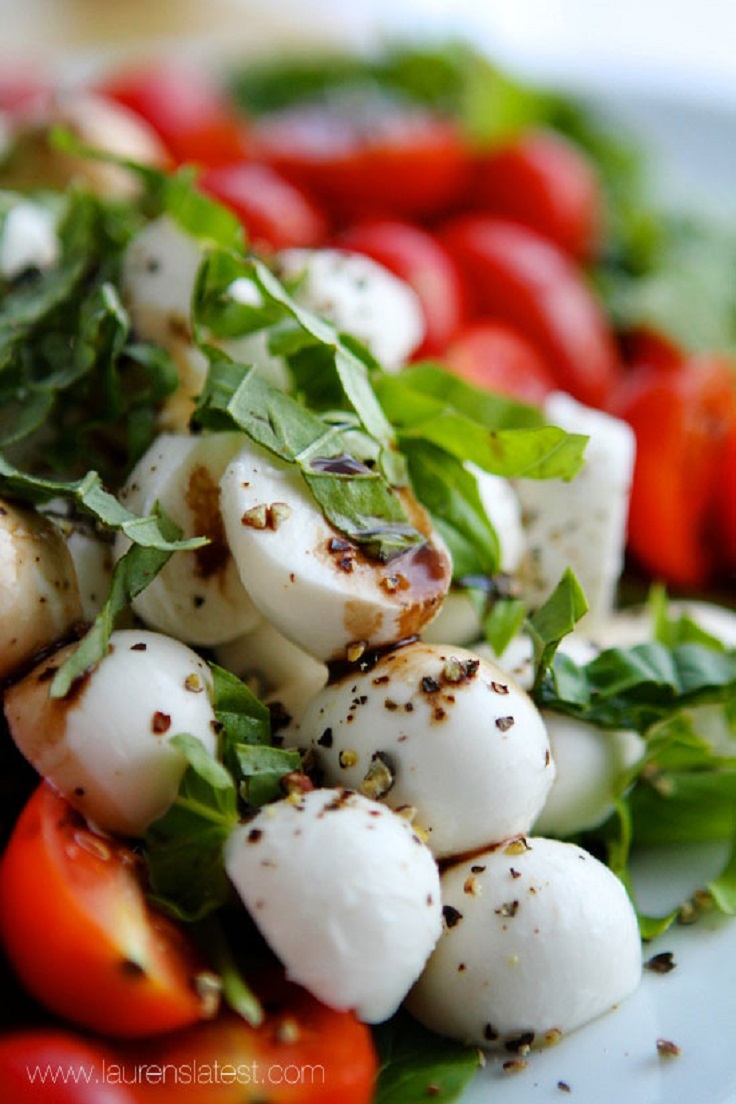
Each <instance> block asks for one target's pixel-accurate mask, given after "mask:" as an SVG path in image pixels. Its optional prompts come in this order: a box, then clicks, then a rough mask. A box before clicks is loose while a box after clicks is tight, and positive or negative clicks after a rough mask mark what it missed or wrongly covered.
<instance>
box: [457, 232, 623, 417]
mask: <svg viewBox="0 0 736 1104" xmlns="http://www.w3.org/2000/svg"><path fill="white" fill-rule="evenodd" d="M443 240H444V242H445V244H446V245H447V248H448V249H449V251H450V253H451V254H452V256H454V257H455V259H456V261H457V262H458V264H459V266H460V270H461V272H463V274H464V276H465V280H466V289H467V294H468V296H469V298H470V300H471V307H473V308H474V310H475V313H476V315H479V316H481V317H483V316H484V317H487V318H492V319H495V320H497V321H499V322H506V323H507V324H508V325H510V326H512V327H513V328H514V329H517V330H518V331H519V332H520V333H522V334H523V335H524V336H525V337H527V338H528V339H529V340H530V341H531V342H532V343H533V344H534V345H535V346H536V347H537V348H538V349H539V351H540V352H541V353H542V355H543V356H544V359H545V361H546V362H547V364H548V366H549V368H550V370H551V371H552V373H553V375H554V377H555V381H556V383H557V385H558V387H560V388H562V389H563V390H565V391H569V392H570V394H571V395H574V396H575V398H577V399H579V400H580V401H581V402H584V403H588V404H589V405H591V406H601V405H603V403H604V402H605V400H606V397H607V396H608V394H609V393H610V392H611V390H612V388H613V385H614V383H615V382H616V380H617V379H618V376H619V371H620V365H619V361H618V355H617V352H616V348H615V345H614V342H613V338H612V335H611V332H610V329H609V326H608V323H607V321H606V318H605V316H604V314H603V311H602V310H601V308H600V307H599V305H598V303H597V302H596V300H595V299H594V297H593V294H592V292H591V291H590V290H589V288H588V286H587V285H586V283H585V282H584V280H583V278H582V276H581V274H580V272H579V271H578V270H577V268H576V267H575V266H574V265H573V263H572V262H571V261H570V259H569V257H567V256H566V255H565V254H564V253H563V252H562V250H560V249H558V248H557V246H555V245H553V244H552V243H551V242H549V241H547V240H546V239H545V238H543V237H541V235H539V234H537V233H536V232H535V231H534V230H530V229H528V227H526V226H520V225H519V224H517V223H513V222H507V221H505V220H503V219H496V218H493V217H492V216H490V215H466V216H463V217H461V218H458V219H455V220H454V221H453V222H451V223H450V224H449V225H448V227H447V228H446V230H445V233H444V238H443Z"/></svg>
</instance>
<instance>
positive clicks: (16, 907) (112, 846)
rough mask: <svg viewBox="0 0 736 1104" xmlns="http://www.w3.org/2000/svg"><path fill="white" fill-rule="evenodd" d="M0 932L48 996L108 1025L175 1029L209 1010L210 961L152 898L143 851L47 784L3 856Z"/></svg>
mask: <svg viewBox="0 0 736 1104" xmlns="http://www.w3.org/2000/svg"><path fill="white" fill-rule="evenodd" d="M0 937H1V938H2V943H3V947H4V949H5V952H6V954H7V956H8V958H9V960H10V963H11V965H12V966H13V968H14V970H15V971H16V973H17V974H18V976H19V977H20V979H21V981H22V982H23V984H24V985H25V987H26V988H27V989H28V991H29V992H30V993H31V994H32V995H33V996H34V997H35V998H36V999H37V1000H38V1001H40V1002H41V1004H44V1005H45V1006H46V1007H48V1008H50V1009H51V1010H52V1011H54V1012H56V1013H58V1014H59V1015H61V1016H64V1017H66V1018H67V1019H69V1020H70V1021H71V1022H73V1023H77V1024H80V1025H81V1026H83V1027H87V1028H90V1029H92V1030H94V1031H98V1032H100V1033H101V1034H106V1035H113V1036H114V1035H121V1036H127V1035H130V1036H139V1035H149V1034H153V1033H156V1032H163V1031H171V1030H174V1029H175V1028H179V1027H184V1026H187V1025H189V1024H192V1023H196V1022H197V1021H198V1020H200V1019H201V1018H202V1017H203V1016H204V1015H205V1014H206V1012H207V1011H208V1009H207V1008H206V1006H205V1004H204V1003H203V1000H202V998H201V997H200V995H199V994H198V992H197V985H196V982H197V977H198V976H199V975H200V974H201V973H202V971H203V970H204V969H205V964H204V962H203V961H202V959H201V958H200V956H199V955H198V954H197V953H196V951H195V950H194V948H193V947H192V945H191V944H190V942H189V940H188V939H187V937H186V936H185V935H184V933H183V931H182V930H181V929H180V928H178V927H177V926H176V925H175V924H174V923H173V922H172V921H170V920H168V919H167V918H166V917H164V916H162V915H160V914H157V913H156V912H154V911H153V910H152V909H151V908H149V906H148V905H147V903H146V901H145V897H144V894H143V890H142V887H141V883H140V881H139V877H138V860H137V858H136V856H135V855H134V854H133V853H132V852H131V851H129V850H128V848H126V847H124V846H123V845H122V844H120V843H118V842H116V841H114V840H111V839H108V838H107V837H102V836H99V835H97V834H96V833H94V832H92V831H91V830H90V829H89V828H88V826H87V824H86V822H85V821H84V820H83V819H82V817H80V815H79V814H78V813H77V812H75V811H74V810H73V809H72V808H71V806H69V805H68V804H67V802H66V801H64V800H63V799H62V798H61V797H59V796H58V794H56V793H55V792H54V791H53V790H52V789H51V788H50V787H49V786H48V785H47V784H46V783H43V784H42V785H41V786H40V787H39V788H38V789H37V790H36V792H35V793H34V794H33V795H32V797H31V799H30V801H29V802H28V803H27V805H26V806H25V808H24V810H23V812H22V813H21V816H20V818H19V820H18V822H17V824H16V826H15V830H14V832H13V835H12V836H11V838H10V842H9V844H8V847H7V849H6V851H5V854H4V856H3V859H2V863H1V864H0Z"/></svg>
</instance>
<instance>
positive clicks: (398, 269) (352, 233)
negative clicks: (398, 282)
mask: <svg viewBox="0 0 736 1104" xmlns="http://www.w3.org/2000/svg"><path fill="white" fill-rule="evenodd" d="M338 244H339V245H341V246H343V247H344V248H346V249H351V250H355V251H356V252H357V253H365V254H366V255H367V256H368V257H372V258H373V260H374V261H378V263H379V264H382V265H384V267H385V268H388V269H390V270H391V272H394V273H395V274H396V275H397V276H399V277H400V278H401V279H402V280H404V281H406V283H407V284H409V286H410V287H411V288H413V289H414V291H415V292H416V294H417V296H418V298H419V301H420V303H421V305H422V310H423V312H424V324H425V327H426V331H425V337H424V341H423V342H422V344H421V346H420V348H419V349H418V350H417V352H416V354H415V357H423V356H432V355H435V354H437V353H441V352H442V351H443V350H444V349H445V347H446V345H447V343H448V341H449V340H450V338H451V337H452V336H453V334H454V333H455V332H456V331H457V329H458V327H459V326H460V324H461V322H462V320H463V315H464V313H465V306H464V296H463V287H462V282H461V280H460V274H459V273H458V271H457V268H456V266H455V263H454V262H453V260H452V258H451V257H450V256H449V254H448V252H447V250H446V249H444V248H443V246H441V245H440V243H439V242H438V241H437V240H436V239H435V238H434V237H433V236H432V235H431V234H429V233H428V232H427V231H426V230H422V229H421V228H420V227H418V226H413V225H412V224H411V223H410V222H402V221H400V220H398V219H381V220H376V221H374V222H363V223H357V224H356V225H354V226H351V227H350V228H349V229H347V230H346V231H345V232H344V233H343V234H341V235H340V237H339V239H338Z"/></svg>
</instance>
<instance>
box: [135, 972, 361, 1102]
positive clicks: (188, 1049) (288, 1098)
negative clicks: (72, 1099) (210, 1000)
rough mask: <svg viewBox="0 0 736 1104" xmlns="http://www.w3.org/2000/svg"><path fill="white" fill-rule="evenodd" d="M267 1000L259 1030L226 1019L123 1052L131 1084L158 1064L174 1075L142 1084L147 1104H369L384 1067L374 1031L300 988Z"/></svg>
mask: <svg viewBox="0 0 736 1104" xmlns="http://www.w3.org/2000/svg"><path fill="white" fill-rule="evenodd" d="M263 996H264V998H265V999H266V1001H267V1008H268V1013H267V1017H266V1021H265V1023H264V1024H263V1025H262V1026H261V1027H259V1028H252V1027H249V1026H248V1025H247V1024H246V1023H245V1021H244V1020H242V1019H240V1018H239V1017H237V1016H234V1015H232V1014H230V1013H227V1014H224V1015H222V1016H220V1017H219V1018H218V1019H217V1020H214V1021H212V1022H210V1023H208V1024H203V1025H200V1026H199V1027H195V1028H190V1029H189V1030H188V1031H184V1032H179V1033H177V1034H175V1035H170V1036H167V1037H165V1038H163V1039H158V1040H155V1041H152V1042H151V1043H149V1044H147V1045H144V1046H142V1047H140V1046H137V1047H135V1048H126V1049H125V1051H123V1052H121V1053H122V1057H123V1058H124V1061H125V1076H126V1078H127V1079H128V1080H130V1077H131V1076H132V1073H133V1071H134V1070H135V1069H136V1068H137V1069H142V1068H145V1067H146V1066H148V1067H149V1068H150V1067H151V1065H152V1064H153V1065H155V1066H156V1067H158V1068H164V1069H166V1070H167V1071H168V1075H167V1078H166V1080H163V1079H161V1080H160V1081H159V1083H157V1084H155V1083H151V1082H150V1080H149V1081H148V1082H146V1081H144V1080H143V1079H141V1083H140V1084H139V1085H138V1086H137V1088H136V1091H137V1093H138V1096H139V1099H140V1102H141V1104H251V1102H252V1104H256V1102H258V1104H370V1101H371V1100H372V1098H373V1089H374V1086H375V1076H376V1071H377V1062H376V1055H375V1052H374V1049H373V1042H372V1037H371V1033H370V1031H369V1029H368V1028H367V1027H366V1026H365V1025H364V1024H361V1023H359V1022H358V1020H356V1018H355V1017H354V1016H353V1015H352V1013H350V1012H335V1011H333V1010H331V1009H329V1008H326V1007H325V1006H324V1005H322V1004H319V1003H318V1002H317V1001H316V1000H314V998H313V997H311V996H310V995H309V994H308V993H306V992H305V991H304V990H303V989H298V988H297V987H296V986H290V985H286V984H284V983H283V982H279V983H277V985H276V987H274V984H273V983H272V984H271V985H269V987H268V989H267V990H264V993H263ZM213 1071H218V1073H217V1074H214V1073H213Z"/></svg>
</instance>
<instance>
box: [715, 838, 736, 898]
mask: <svg viewBox="0 0 736 1104" xmlns="http://www.w3.org/2000/svg"><path fill="white" fill-rule="evenodd" d="M708 889H709V891H710V893H711V894H712V896H713V900H714V901H715V903H716V904H717V905H718V908H719V909H720V910H721V912H725V913H726V915H727V916H734V915H736V840H734V844H733V846H732V847H731V853H730V855H729V857H728V860H727V862H726V865H725V866H724V867H723V870H722V871H721V872H720V874H719V875H718V877H717V878H714V879H713V880H712V881H711V882H708Z"/></svg>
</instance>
